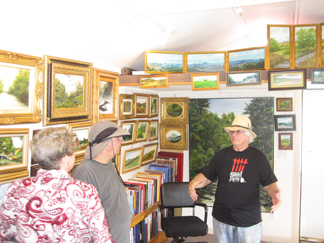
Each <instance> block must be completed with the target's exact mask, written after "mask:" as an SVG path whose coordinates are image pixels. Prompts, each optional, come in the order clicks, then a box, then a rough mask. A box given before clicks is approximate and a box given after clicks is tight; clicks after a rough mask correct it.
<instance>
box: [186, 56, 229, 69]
mask: <svg viewBox="0 0 324 243" xmlns="http://www.w3.org/2000/svg"><path fill="white" fill-rule="evenodd" d="M225 53H226V52H217V51H213V52H186V53H185V63H186V65H185V67H186V70H185V72H187V73H197V72H206V73H210V72H222V71H225V63H226V61H225V59H226V55H225Z"/></svg>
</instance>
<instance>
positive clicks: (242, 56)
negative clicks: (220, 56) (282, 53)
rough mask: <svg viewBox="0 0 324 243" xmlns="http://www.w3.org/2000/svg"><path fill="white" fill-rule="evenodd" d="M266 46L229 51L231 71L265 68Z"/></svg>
mask: <svg viewBox="0 0 324 243" xmlns="http://www.w3.org/2000/svg"><path fill="white" fill-rule="evenodd" d="M264 60H265V47H258V48H247V49H241V50H235V51H228V67H229V71H230V72H231V71H243V70H264V69H265V66H264Z"/></svg>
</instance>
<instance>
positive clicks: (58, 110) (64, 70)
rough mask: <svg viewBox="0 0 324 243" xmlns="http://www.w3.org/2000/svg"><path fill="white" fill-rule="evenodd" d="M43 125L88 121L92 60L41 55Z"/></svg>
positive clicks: (90, 109)
mask: <svg viewBox="0 0 324 243" xmlns="http://www.w3.org/2000/svg"><path fill="white" fill-rule="evenodd" d="M44 76H45V77H46V78H47V80H46V81H45V82H44V84H45V85H44V90H45V95H44V109H43V125H44V126H48V125H55V124H62V123H73V122H83V121H92V118H93V116H92V63H87V62H81V61H75V60H69V59H63V58H57V57H51V56H45V75H44Z"/></svg>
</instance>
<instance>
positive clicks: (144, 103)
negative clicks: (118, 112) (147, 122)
mask: <svg viewBox="0 0 324 243" xmlns="http://www.w3.org/2000/svg"><path fill="white" fill-rule="evenodd" d="M135 102H136V107H135V117H136V118H139V117H145V118H147V117H149V105H150V99H149V95H147V94H135Z"/></svg>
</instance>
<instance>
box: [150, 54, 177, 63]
mask: <svg viewBox="0 0 324 243" xmlns="http://www.w3.org/2000/svg"><path fill="white" fill-rule="evenodd" d="M182 60H183V54H170V53H147V63H174V64H182Z"/></svg>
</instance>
